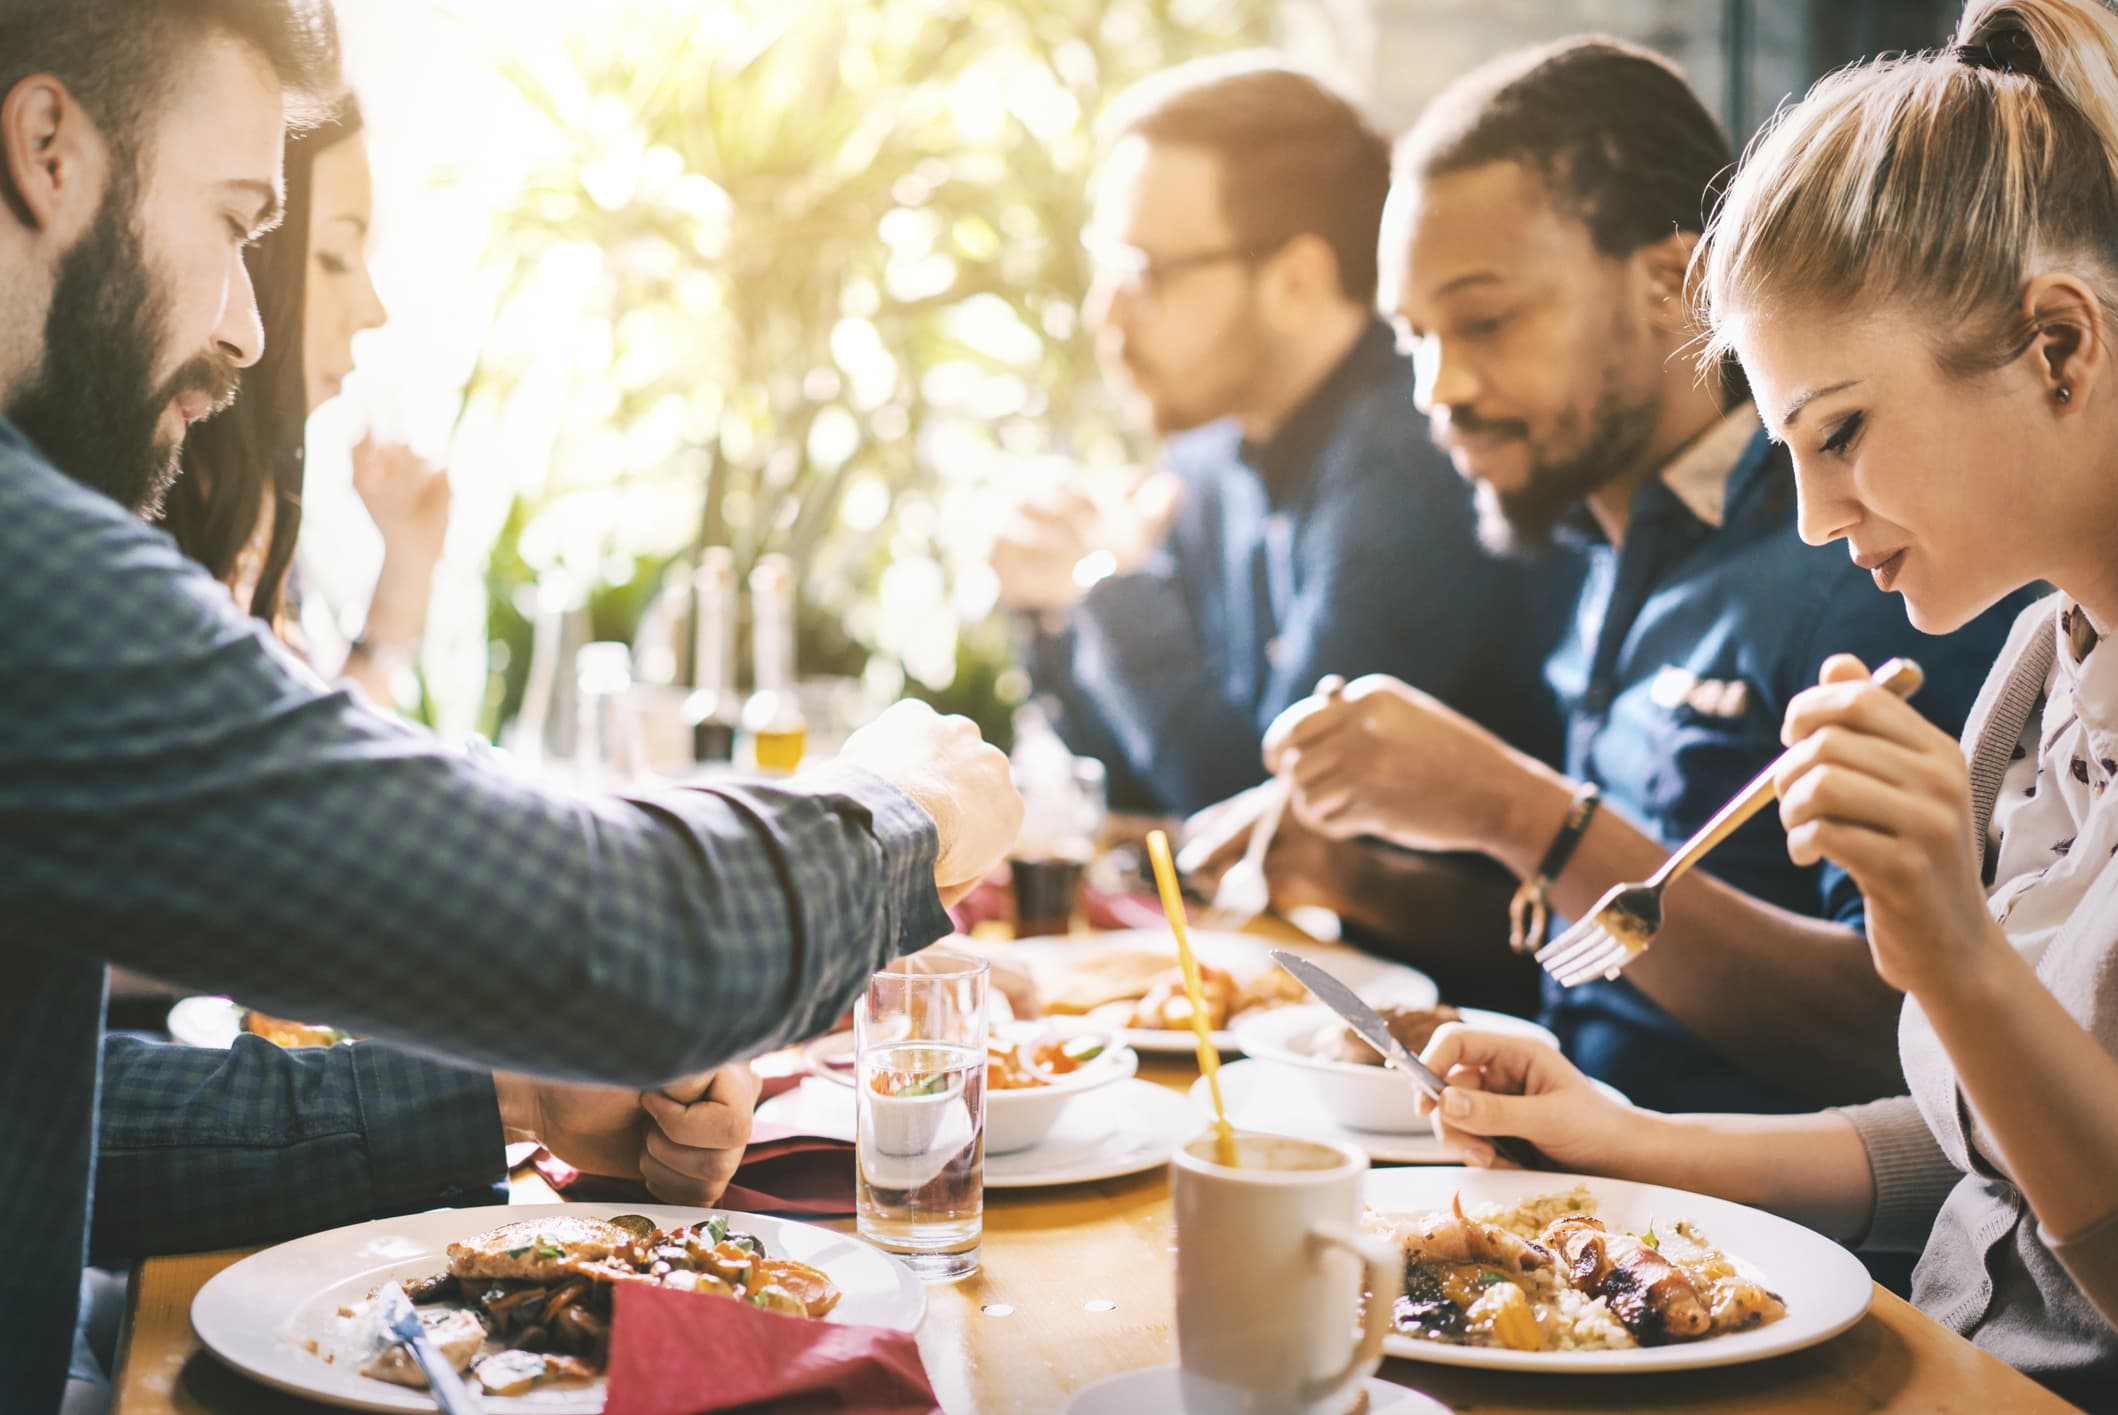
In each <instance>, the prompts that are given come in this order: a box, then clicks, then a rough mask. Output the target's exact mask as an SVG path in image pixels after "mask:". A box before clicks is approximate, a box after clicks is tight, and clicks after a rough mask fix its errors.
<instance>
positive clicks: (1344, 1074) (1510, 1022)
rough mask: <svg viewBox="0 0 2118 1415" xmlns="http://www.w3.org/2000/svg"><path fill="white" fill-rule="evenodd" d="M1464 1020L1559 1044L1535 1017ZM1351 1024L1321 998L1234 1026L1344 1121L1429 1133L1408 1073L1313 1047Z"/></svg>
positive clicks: (1247, 1051) (1247, 1050)
mask: <svg viewBox="0 0 2118 1415" xmlns="http://www.w3.org/2000/svg"><path fill="white" fill-rule="evenodd" d="M1463 1020H1464V1021H1465V1022H1466V1023H1467V1024H1469V1025H1470V1026H1473V1027H1479V1028H1483V1029H1485V1030H1487V1031H1494V1032H1507V1033H1510V1034H1512V1035H1514V1036H1519V1037H1530V1038H1533V1039H1535V1040H1537V1041H1541V1042H1544V1043H1545V1044H1547V1045H1548V1046H1550V1047H1552V1048H1553V1049H1554V1050H1557V1049H1558V1046H1559V1039H1558V1038H1557V1037H1555V1036H1553V1035H1552V1034H1551V1033H1550V1032H1548V1031H1546V1030H1545V1029H1544V1028H1542V1027H1540V1026H1538V1025H1537V1024H1536V1023H1535V1022H1525V1021H1523V1020H1522V1019H1521V1018H1520V1017H1511V1016H1509V1015H1508V1014H1507V1013H1505V1012H1484V1011H1480V1010H1479V1009H1477V1008H1465V1009H1464V1010H1463ZM1345 1026H1346V1024H1345V1023H1344V1022H1341V1021H1340V1020H1339V1018H1338V1014H1337V1013H1335V1012H1333V1011H1332V1010H1331V1009H1330V1008H1328V1007H1325V1006H1324V1005H1322V1004H1321V1003H1315V1004H1311V1005H1308V1006H1303V1007H1276V1008H1273V1009H1272V1010H1271V1011H1269V1012H1253V1013H1251V1014H1249V1015H1248V1016H1245V1017H1238V1018H1237V1019H1236V1023H1235V1029H1234V1030H1235V1034H1236V1045H1237V1047H1238V1048H1239V1049H1240V1050H1241V1051H1242V1052H1243V1054H1244V1055H1246V1056H1249V1057H1252V1058H1254V1059H1256V1060H1259V1061H1269V1062H1271V1063H1272V1064H1274V1065H1275V1066H1285V1067H1287V1068H1288V1069H1289V1070H1291V1071H1293V1072H1294V1073H1295V1074H1296V1075H1297V1076H1299V1077H1300V1078H1301V1082H1302V1085H1303V1086H1304V1087H1306V1088H1307V1090H1308V1092H1309V1094H1310V1097H1311V1099H1312V1101H1313V1102H1314V1104H1316V1105H1317V1106H1318V1107H1319V1108H1321V1109H1322V1110H1323V1111H1324V1112H1325V1113H1326V1114H1327V1115H1329V1116H1330V1118H1331V1119H1332V1120H1334V1121H1336V1122H1337V1123H1338V1124H1339V1125H1341V1126H1344V1127H1345V1128H1347V1129H1349V1130H1358V1131H1361V1132H1363V1133H1369V1132H1380V1133H1386V1134H1394V1135H1411V1134H1423V1133H1425V1132H1426V1131H1427V1129H1428V1125H1427V1122H1426V1121H1425V1120H1424V1119H1423V1118H1422V1117H1421V1116H1420V1113H1419V1108H1418V1106H1417V1104H1416V1103H1415V1102H1416V1100H1417V1096H1416V1094H1415V1092H1414V1091H1413V1089H1412V1087H1411V1086H1409V1085H1407V1084H1406V1082H1405V1078H1404V1077H1403V1076H1401V1075H1399V1074H1398V1073H1397V1072H1396V1071H1394V1070H1392V1069H1391V1068H1389V1067H1386V1066H1363V1065H1361V1064H1360V1063H1359V1062H1354V1061H1333V1060H1327V1059H1325V1058H1323V1057H1320V1056H1317V1055H1316V1054H1315V1053H1314V1052H1313V1051H1311V1050H1310V1042H1311V1040H1312V1039H1313V1038H1314V1037H1315V1036H1316V1035H1317V1034H1318V1033H1320V1032H1324V1031H1326V1030H1329V1031H1331V1032H1342V1031H1344V1030H1345Z"/></svg>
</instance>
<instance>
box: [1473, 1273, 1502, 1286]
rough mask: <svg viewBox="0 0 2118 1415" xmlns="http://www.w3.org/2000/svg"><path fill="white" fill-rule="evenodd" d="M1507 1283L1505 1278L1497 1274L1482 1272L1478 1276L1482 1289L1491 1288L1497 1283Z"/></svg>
mask: <svg viewBox="0 0 2118 1415" xmlns="http://www.w3.org/2000/svg"><path fill="white" fill-rule="evenodd" d="M1506 1281H1507V1279H1506V1278H1505V1277H1502V1276H1501V1275H1500V1274H1499V1273H1496V1272H1482V1273H1480V1274H1479V1275H1478V1285H1479V1286H1480V1287H1491V1286H1492V1285H1493V1284H1494V1283H1496V1282H1506Z"/></svg>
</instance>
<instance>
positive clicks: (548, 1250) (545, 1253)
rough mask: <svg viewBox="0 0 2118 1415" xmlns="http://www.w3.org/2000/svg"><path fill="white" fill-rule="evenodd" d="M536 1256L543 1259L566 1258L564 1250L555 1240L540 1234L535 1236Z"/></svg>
mask: <svg viewBox="0 0 2118 1415" xmlns="http://www.w3.org/2000/svg"><path fill="white" fill-rule="evenodd" d="M537 1254H538V1256H539V1257H544V1258H563V1257H565V1256H566V1250H565V1249H564V1248H562V1247H560V1246H559V1244H558V1242H557V1240H555V1239H553V1238H551V1237H550V1236H549V1235H547V1234H542V1233H540V1234H538V1235H537Z"/></svg>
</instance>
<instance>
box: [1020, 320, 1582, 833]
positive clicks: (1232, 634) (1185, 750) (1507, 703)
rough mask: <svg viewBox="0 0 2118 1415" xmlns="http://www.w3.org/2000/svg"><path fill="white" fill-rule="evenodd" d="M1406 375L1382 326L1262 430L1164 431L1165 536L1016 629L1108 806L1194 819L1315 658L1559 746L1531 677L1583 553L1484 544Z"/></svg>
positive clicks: (1531, 741) (1311, 671) (1229, 786)
mask: <svg viewBox="0 0 2118 1415" xmlns="http://www.w3.org/2000/svg"><path fill="white" fill-rule="evenodd" d="M1414 382H1415V377H1414V374H1413V369H1412V365H1411V362H1410V361H1409V360H1408V359H1406V358H1405V357H1404V356H1402V355H1401V354H1399V353H1397V352H1396V350H1395V348H1394V347H1393V338H1392V335H1391V333H1390V330H1389V328H1388V327H1387V326H1385V325H1384V324H1383V323H1382V322H1381V321H1379V320H1377V321H1373V322H1371V323H1370V324H1369V325H1368V326H1367V328H1366V329H1365V330H1364V331H1363V332H1362V334H1361V336H1360V338H1359V339H1357V340H1356V341H1355V342H1354V344H1353V346H1352V347H1351V348H1350V349H1349V350H1348V351H1347V353H1346V355H1345V357H1344V358H1343V359H1342V360H1341V362H1340V363H1339V365H1338V366H1337V367H1336V368H1335V369H1334V370H1333V371H1332V372H1331V373H1330V374H1329V375H1328V376H1327V377H1325V378H1324V380H1323V381H1322V382H1321V383H1320V384H1319V385H1318V387H1317V388H1316V389H1315V390H1314V391H1313V392H1311V393H1310V395H1309V396H1308V397H1307V398H1306V399H1304V400H1303V402H1302V404H1301V406H1300V407H1299V408H1298V409H1297V410H1296V411H1295V412H1294V413H1293V414H1292V415H1290V416H1289V417H1288V418H1287V420H1286V421H1285V423H1284V424H1283V425H1282V426H1281V427H1280V428H1279V430H1278V431H1277V432H1276V433H1275V434H1274V435H1273V436H1272V437H1271V438H1270V439H1269V440H1264V441H1253V440H1248V439H1245V438H1244V437H1243V435H1242V431H1241V429H1240V428H1239V427H1238V426H1237V424H1236V422H1235V421H1234V420H1233V419H1224V420H1222V421H1220V422H1216V423H1212V424H1209V425H1208V426H1206V427H1203V428H1199V429H1197V430H1195V431H1192V432H1189V433H1185V434H1183V435H1181V436H1178V437H1175V438H1172V439H1171V440H1170V443H1169V448H1168V464H1169V468H1170V470H1171V471H1172V472H1174V473H1175V474H1176V475H1177V476H1178V477H1179V478H1181V479H1182V481H1183V483H1184V489H1185V499H1184V504H1183V506H1182V508H1181V510H1179V512H1178V514H1177V516H1176V519H1175V521H1174V523H1173V524H1172V525H1171V527H1170V532H1169V537H1168V540H1167V542H1166V543H1165V544H1164V545H1163V546H1162V547H1161V548H1160V550H1159V551H1158V552H1157V554H1155V555H1154V556H1153V557H1152V558H1151V559H1150V560H1149V562H1148V563H1147V564H1145V565H1143V566H1142V567H1141V568H1140V569H1139V571H1138V572H1136V573H1133V574H1126V575H1116V576H1113V577H1111V578H1110V579H1107V580H1104V581H1103V582H1102V583H1100V584H1098V585H1097V586H1096V587H1095V588H1094V589H1093V590H1091V591H1090V592H1089V594H1088V596H1087V597H1086V598H1085V599H1084V600H1083V601H1082V602H1081V604H1079V605H1078V606H1076V608H1075V609H1074V611H1073V612H1072V613H1071V614H1070V615H1068V616H1066V619H1065V622H1064V624H1063V626H1060V627H1057V628H1052V629H1048V630H1047V631H1045V632H1042V633H1038V634H1036V635H1034V636H1033V638H1032V640H1031V644H1030V664H1029V666H1030V673H1031V676H1032V678H1033V680H1034V681H1035V683H1036V687H1037V690H1038V692H1039V693H1040V694H1042V695H1044V696H1045V698H1046V700H1047V702H1048V703H1050V705H1051V706H1052V707H1053V708H1054V709H1055V716H1056V719H1057V722H1058V726H1059V730H1060V733H1061V735H1062V736H1064V737H1065V738H1066V740H1067V742H1068V744H1069V745H1070V746H1071V747H1072V748H1073V749H1074V750H1075V751H1077V752H1080V753H1083V754H1084V755H1088V756H1094V757H1098V758H1101V759H1102V760H1103V762H1104V763H1105V765H1106V766H1107V767H1108V768H1109V770H1110V784H1111V803H1112V804H1113V805H1114V806H1121V807H1124V808H1126V809H1130V810H1137V811H1148V812H1155V813H1173V814H1189V813H1190V812H1192V811H1195V810H1198V809H1199V808H1201V807H1202V806H1207V805H1211V804H1212V803H1214V802H1215V801H1219V800H1223V799H1225V798H1226V797H1229V796H1232V795H1234V794H1235V793H1236V792H1238V791H1241V790H1243V789H1244V788H1245V787H1249V786H1254V785H1256V784H1257V783H1258V782H1260V781H1262V780H1264V779H1265V767H1264V760H1263V753H1262V749H1261V747H1262V742H1263V739H1264V736H1265V729H1266V728H1267V727H1269V726H1271V724H1272V720H1273V719H1274V718H1275V717H1277V716H1278V715H1279V714H1280V713H1281V712H1282V711H1283V710H1284V709H1285V708H1286V707H1287V706H1288V705H1289V704H1290V703H1293V702H1296V701H1298V700H1299V699H1301V698H1304V697H1306V696H1308V694H1309V693H1310V692H1311V691H1312V690H1313V689H1314V688H1315V686H1316V682H1317V679H1318V678H1320V677H1322V676H1323V675H1325V674H1327V673H1336V674H1340V675H1343V676H1344V677H1346V678H1349V679H1350V678H1356V677H1359V676H1360V675H1362V674H1364V673H1387V674H1390V675H1391V676H1393V677H1396V678H1401V679H1403V680H1404V681H1405V682H1408V683H1411V684H1413V685H1414V686H1415V687H1418V688H1421V689H1424V690H1425V691H1427V692H1429V693H1432V694H1433V695H1434V696H1435V697H1437V698H1439V699H1440V700H1441V701H1442V702H1444V703H1447V704H1448V705H1449V706H1450V707H1453V708H1455V709H1456V710H1457V711H1459V712H1462V713H1464V714H1465V715H1467V716H1469V717H1471V718H1472V719H1474V720H1476V721H1478V722H1480V723H1483V724H1484V725H1485V726H1486V727H1488V728H1490V729H1491V730H1492V731H1494V732H1497V733H1499V734H1500V735H1501V736H1503V737H1505V738H1507V739H1508V740H1509V741H1511V742H1513V743H1514V744H1515V745H1517V746H1518V747H1521V748H1522V749H1523V750H1525V751H1528V752H1531V753H1533V754H1535V755H1536V756H1537V757H1538V758H1539V759H1540V760H1544V761H1555V762H1556V761H1557V760H1558V738H1559V726H1560V724H1559V720H1558V715H1557V711H1556V709H1555V708H1554V706H1553V704H1552V703H1551V702H1550V700H1549V698H1548V697H1546V696H1545V695H1544V694H1543V693H1542V692H1540V691H1539V681H1538V680H1539V673H1540V670H1541V667H1542V665H1543V662H1544V660H1545V658H1546V656H1547V655H1548V654H1549V653H1550V651H1551V647H1552V645H1553V644H1554V643H1555V642H1557V640H1558V638H1559V635H1560V634H1561V633H1562V632H1564V630H1565V627H1566V621H1567V615H1568V607H1569V606H1571V605H1572V603H1573V601H1574V596H1575V593H1576V589H1577V587H1578V585H1579V583H1580V573H1581V570H1580V563H1579V561H1578V559H1577V558H1576V557H1574V556H1573V555H1572V554H1571V553H1569V552H1563V551H1561V552H1555V553H1553V554H1552V555H1549V556H1545V557H1543V558H1542V559H1541V560H1539V561H1535V562H1524V561H1518V560H1509V559H1503V558H1500V557H1497V556H1493V555H1489V554H1487V553H1486V552H1485V551H1484V550H1483V549H1481V547H1480V546H1479V543H1478V537H1477V531H1476V517H1475V513H1474V511H1473V508H1472V502H1471V494H1470V490H1469V488H1468V487H1467V486H1466V485H1465V484H1464V481H1463V479H1462V478H1461V477H1459V476H1457V475H1456V472H1455V469H1454V468H1453V467H1451V466H1450V465H1449V461H1448V459H1447V458H1446V457H1445V456H1443V455H1442V454H1441V452H1440V451H1439V450H1438V449H1437V448H1436V447H1435V446H1434V445H1433V443H1432V441H1431V440H1430V439H1429V437H1428V433H1427V426H1426V421H1425V419H1424V418H1422V417H1421V416H1420V414H1419V411H1418V409H1417V408H1416V407H1414V406H1413V385H1414Z"/></svg>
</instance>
